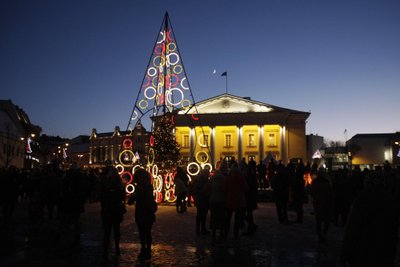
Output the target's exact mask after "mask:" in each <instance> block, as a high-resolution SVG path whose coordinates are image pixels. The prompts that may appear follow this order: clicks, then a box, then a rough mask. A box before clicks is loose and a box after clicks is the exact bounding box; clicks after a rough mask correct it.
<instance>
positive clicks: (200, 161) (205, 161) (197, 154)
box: [196, 151, 209, 164]
mask: <svg viewBox="0 0 400 267" xmlns="http://www.w3.org/2000/svg"><path fill="white" fill-rule="evenodd" d="M201 153H203V154H204V155H206V159H205V160H204V161H202V160H199V159H198V156H199V155H201ZM208 158H209V156H208V153H207V152H205V151H199V152H197V153H196V160H197V161H198V162H199V163H200V164H201V163H203V164H205V163H207V161H208Z"/></svg>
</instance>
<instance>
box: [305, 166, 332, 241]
mask: <svg viewBox="0 0 400 267" xmlns="http://www.w3.org/2000/svg"><path fill="white" fill-rule="evenodd" d="M310 194H311V197H312V200H313V206H314V214H315V220H316V223H317V235H318V240H319V241H320V242H325V241H326V236H327V234H328V230H329V224H330V222H331V220H332V212H333V192H332V187H331V184H330V182H329V180H328V179H327V178H326V173H325V171H324V170H320V171H319V172H318V174H317V178H315V179H314V180H313V181H312V183H311V191H310Z"/></svg>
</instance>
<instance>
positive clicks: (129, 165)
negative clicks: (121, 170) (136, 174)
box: [119, 149, 135, 167]
mask: <svg viewBox="0 0 400 267" xmlns="http://www.w3.org/2000/svg"><path fill="white" fill-rule="evenodd" d="M126 152H128V153H130V154H131V155H132V164H125V163H124V161H125V160H122V158H121V157H122V155H124V154H125V153H126ZM134 159H135V154H133V151H132V150H128V149H125V150H123V151H122V152H121V153H119V162H121V165H122V166H124V167H131V166H132V165H133V160H134Z"/></svg>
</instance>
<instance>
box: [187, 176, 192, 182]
mask: <svg viewBox="0 0 400 267" xmlns="http://www.w3.org/2000/svg"><path fill="white" fill-rule="evenodd" d="M186 176H187V178H188V179H189V182H191V181H192V176H190V175H189V174H186Z"/></svg>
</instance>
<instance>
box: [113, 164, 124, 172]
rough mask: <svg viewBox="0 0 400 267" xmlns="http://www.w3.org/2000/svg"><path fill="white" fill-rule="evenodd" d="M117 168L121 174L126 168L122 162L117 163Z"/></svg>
mask: <svg viewBox="0 0 400 267" xmlns="http://www.w3.org/2000/svg"><path fill="white" fill-rule="evenodd" d="M115 168H116V169H117V171H118V174H121V173H123V172H124V170H125V168H124V166H122V165H121V164H117V165H115Z"/></svg>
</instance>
